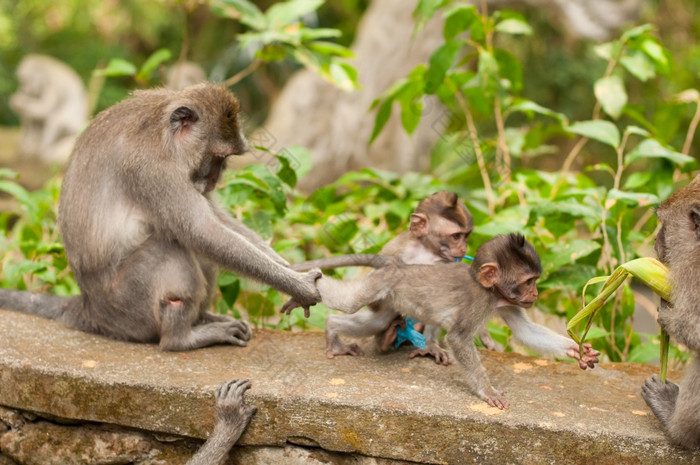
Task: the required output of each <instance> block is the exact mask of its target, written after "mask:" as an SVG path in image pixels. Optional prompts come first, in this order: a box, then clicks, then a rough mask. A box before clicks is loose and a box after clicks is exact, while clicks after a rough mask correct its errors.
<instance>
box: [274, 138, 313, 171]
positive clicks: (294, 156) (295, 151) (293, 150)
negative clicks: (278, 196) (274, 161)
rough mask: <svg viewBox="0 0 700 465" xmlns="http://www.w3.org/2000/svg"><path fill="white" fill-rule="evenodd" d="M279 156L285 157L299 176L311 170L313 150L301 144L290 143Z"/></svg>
mask: <svg viewBox="0 0 700 465" xmlns="http://www.w3.org/2000/svg"><path fill="white" fill-rule="evenodd" d="M277 156H282V157H285V158H286V159H287V160H289V164H290V166H291V168H292V169H294V171H295V172H296V174H297V176H298V177H300V178H301V177H304V176H306V175H307V174H309V173H310V172H311V168H312V166H313V159H312V157H311V152H309V150H308V149H307V148H306V147H303V146H301V145H290V146H288V147H285V148H284V149H283V150H282V151H281V152H280V153H278V154H277Z"/></svg>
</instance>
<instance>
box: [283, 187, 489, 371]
mask: <svg viewBox="0 0 700 465" xmlns="http://www.w3.org/2000/svg"><path fill="white" fill-rule="evenodd" d="M473 229H474V221H473V219H472V216H471V214H470V213H469V210H467V208H466V207H465V206H464V204H462V203H461V202H459V198H458V196H457V194H455V193H452V192H446V191H440V192H436V193H434V194H432V195H430V196H429V197H426V198H425V199H423V200H421V201H420V202H419V203H418V206H417V207H416V209H415V211H414V212H413V213H412V214H411V218H410V225H409V229H408V230H407V231H404V232H403V233H401V234H400V235H399V236H397V237H395V238H394V239H392V240H391V241H389V242H388V243H387V244H386V245H384V247H383V248H382V250H381V251H380V252H379V254H380V255H383V256H388V257H396V258H399V259H400V260H401V261H403V262H404V263H406V264H410V265H433V264H435V263H451V262H454V261H455V259H461V258H462V257H463V256H464V254H465V253H466V252H467V239H468V238H469V234H471V232H472V230H473ZM353 257H354V256H352V255H349V256H348V255H344V256H337V257H331V258H325V259H319V260H312V261H309V262H304V263H300V264H297V265H292V269H295V270H298V271H306V270H309V269H312V268H326V269H328V268H337V267H342V266H353V265H355V264H356V263H355V262H354V258H353ZM400 322H402V319H401V318H400V315H399V314H398V313H397V312H396V311H395V310H394V308H393V307H392V306H391V303H390V302H389V301H385V300H379V301H377V302H372V303H370V304H369V305H368V308H365V309H362V310H360V311H359V312H357V313H354V314H352V315H329V316H328V317H327V318H326V355H327V356H328V358H333V357H334V356H336V355H363V351H362V349H360V347H359V346H358V345H357V344H349V345H347V344H345V343H343V342H342V341H341V340H340V337H339V336H340V335H341V334H343V335H347V336H351V337H368V336H376V337H377V342H378V344H379V346H380V348H381V349H382V350H388V349H389V347H390V345H391V343H392V342H393V340H394V339H395V338H396V331H397V326H398V325H399V324H400ZM484 330H485V328H484ZM439 331H440V328H438V327H435V326H431V325H428V326H427V327H426V328H425V329H424V334H425V336H426V346H427V347H426V348H425V349H416V350H414V351H412V352H411V354H410V355H409V357H411V358H413V357H415V356H417V355H430V356H433V357H435V361H436V362H437V363H444V364H445V365H446V364H448V363H449V355H448V353H447V351H445V350H444V349H443V348H441V347H440V345H439V341H438V338H439ZM483 332H485V334H483V335H482V333H480V334H479V336H481V337H483V339H482V341H483V340H484V339H485V344H488V343H489V341H490V342H491V343H492V344H494V346H495V343H493V339H491V336H490V335H489V334H488V331H483Z"/></svg>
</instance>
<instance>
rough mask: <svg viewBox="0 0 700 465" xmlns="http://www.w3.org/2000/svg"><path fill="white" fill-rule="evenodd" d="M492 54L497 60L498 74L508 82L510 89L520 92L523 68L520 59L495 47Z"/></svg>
mask: <svg viewBox="0 0 700 465" xmlns="http://www.w3.org/2000/svg"><path fill="white" fill-rule="evenodd" d="M493 56H494V58H496V61H497V62H498V71H499V74H500V75H501V76H502V77H504V78H506V79H507V80H508V81H509V82H510V87H511V91H512V92H513V93H518V92H520V91H521V90H522V88H523V68H522V66H521V65H520V60H518V59H517V58H516V57H515V56H513V55H512V54H510V53H509V52H507V51H505V50H502V49H495V50H494V51H493Z"/></svg>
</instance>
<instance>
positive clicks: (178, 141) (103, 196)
mask: <svg viewBox="0 0 700 465" xmlns="http://www.w3.org/2000/svg"><path fill="white" fill-rule="evenodd" d="M246 150H247V144H246V140H245V138H244V137H243V135H242V134H241V129H240V127H239V122H238V101H237V100H236V98H235V97H234V96H233V94H232V93H231V92H229V91H228V90H226V89H225V88H224V87H222V86H219V85H215V84H211V83H204V84H198V85H195V86H192V87H188V88H186V89H184V90H182V91H179V92H175V91H170V90H165V89H158V90H147V91H139V92H135V93H134V95H133V96H132V97H131V98H129V99H127V100H125V101H123V102H121V103H119V104H117V105H115V106H113V107H111V108H109V109H107V110H105V111H104V112H102V113H100V114H99V115H98V116H97V117H96V118H95V119H94V121H93V122H92V123H91V124H90V125H89V126H88V128H87V129H86V130H85V131H84V132H83V133H82V134H81V136H80V137H79V138H78V141H77V143H76V147H75V151H74V152H73V155H72V158H71V160H70V162H69V165H68V168H67V171H66V175H65V179H64V181H63V188H62V191H61V198H60V204H59V226H60V228H61V232H62V234H63V241H64V243H65V250H66V255H67V257H68V262H69V264H70V266H71V267H72V269H73V271H74V273H75V277H76V279H77V281H78V285H79V286H80V289H81V295H79V296H75V297H60V296H49V295H45V294H38V293H28V292H21V291H9V290H2V291H1V292H0V308H7V309H14V310H19V311H24V312H28V313H34V314H38V315H41V316H44V317H47V318H51V319H55V320H58V321H61V322H63V323H65V324H67V325H68V326H70V327H73V328H77V329H80V330H83V331H88V332H93V333H98V334H102V335H105V336H108V337H112V338H115V339H122V340H127V341H137V342H156V341H159V342H160V347H161V348H162V349H164V350H190V349H196V348H199V347H204V346H208V345H212V344H222V343H223V344H234V345H239V346H243V345H246V342H247V341H248V340H249V339H250V336H251V333H250V328H249V327H248V325H247V324H246V323H244V322H242V321H238V320H235V319H233V318H232V317H229V316H224V315H216V314H213V313H210V312H209V311H208V308H209V305H210V302H211V299H212V296H213V294H214V291H215V288H216V275H217V266H222V267H224V268H227V269H230V270H233V271H236V272H238V273H241V274H243V275H245V276H249V277H252V278H254V279H257V280H259V281H262V282H264V283H267V284H269V285H271V286H273V287H274V288H276V289H278V290H280V291H282V292H285V293H287V294H289V295H291V296H292V297H293V298H294V300H295V301H297V302H299V303H301V306H303V307H305V309H306V311H307V312H308V307H309V306H310V305H313V304H315V303H316V302H318V301H319V299H320V296H319V293H318V291H317V290H316V285H315V281H316V280H317V279H318V278H319V277H320V275H321V273H320V271H318V270H314V271H311V272H309V273H307V274H299V273H297V272H295V271H292V270H291V269H290V268H289V267H288V264H287V262H285V261H284V260H283V259H282V258H281V257H279V256H278V255H277V254H276V253H275V252H274V251H273V250H272V249H271V248H270V247H269V246H267V245H266V244H265V243H264V242H263V241H262V240H261V239H260V238H259V237H258V236H257V235H256V234H255V233H254V232H253V231H251V230H250V229H248V228H246V227H245V226H244V225H243V224H242V223H240V222H238V221H236V220H235V219H233V218H231V217H230V216H229V215H228V214H226V213H225V212H224V211H223V210H221V209H220V208H219V207H217V206H216V205H215V204H214V203H213V202H212V200H211V199H210V198H209V197H210V194H211V192H212V190H214V188H215V187H216V183H217V181H218V180H219V176H220V174H221V171H222V170H223V169H224V166H225V162H226V158H227V157H228V156H229V155H238V154H241V153H243V152H245V151H246Z"/></svg>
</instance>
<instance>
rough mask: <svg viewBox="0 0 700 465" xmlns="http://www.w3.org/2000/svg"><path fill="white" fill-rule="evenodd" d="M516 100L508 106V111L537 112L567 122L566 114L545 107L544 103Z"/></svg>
mask: <svg viewBox="0 0 700 465" xmlns="http://www.w3.org/2000/svg"><path fill="white" fill-rule="evenodd" d="M514 102H515V103H514V104H513V105H511V106H509V107H508V108H507V111H508V112H515V111H517V112H520V113H525V114H531V113H537V114H539V115H543V116H549V117H551V118H555V119H557V120H559V121H560V122H562V124H563V123H565V122H566V115H564V114H563V113H558V112H556V111H554V110H550V109H549V108H545V107H543V106H542V105H539V104H537V103H535V102H533V101H532V100H527V99H516V100H514Z"/></svg>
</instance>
